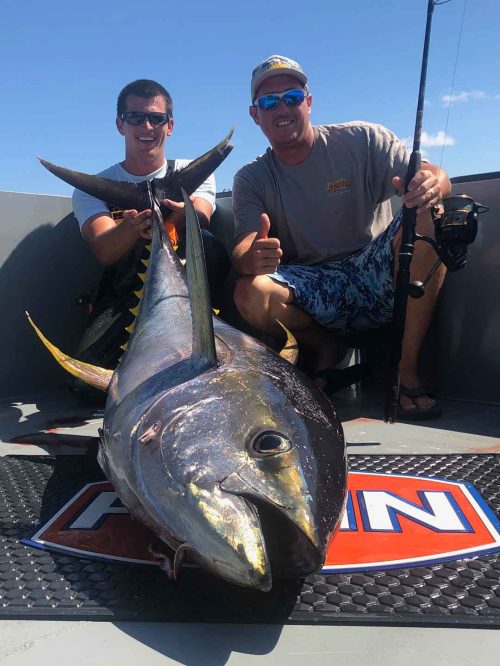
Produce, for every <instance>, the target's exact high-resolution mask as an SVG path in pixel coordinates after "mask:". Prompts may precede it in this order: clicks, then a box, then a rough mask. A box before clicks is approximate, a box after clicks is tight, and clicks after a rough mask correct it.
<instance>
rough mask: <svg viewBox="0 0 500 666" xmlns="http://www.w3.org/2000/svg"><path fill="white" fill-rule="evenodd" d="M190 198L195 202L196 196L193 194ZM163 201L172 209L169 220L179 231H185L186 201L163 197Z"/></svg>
mask: <svg viewBox="0 0 500 666" xmlns="http://www.w3.org/2000/svg"><path fill="white" fill-rule="evenodd" d="M189 198H190V199H191V201H192V202H193V203H194V200H195V197H194V196H193V195H191V196H190V197H189ZM161 203H162V204H163V205H164V206H166V207H167V208H168V209H169V210H171V211H172V212H171V213H170V215H169V216H168V218H167V222H170V224H173V225H174V227H175V228H176V230H177V232H178V233H180V232H181V231H184V229H185V227H186V217H185V210H184V202H183V201H182V202H181V201H173V200H172V199H163V201H162V202H161Z"/></svg>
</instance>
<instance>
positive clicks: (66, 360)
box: [26, 313, 113, 391]
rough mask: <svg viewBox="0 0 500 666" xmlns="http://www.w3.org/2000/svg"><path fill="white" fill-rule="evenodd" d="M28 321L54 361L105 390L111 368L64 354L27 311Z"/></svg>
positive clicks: (109, 378) (111, 372)
mask: <svg viewBox="0 0 500 666" xmlns="http://www.w3.org/2000/svg"><path fill="white" fill-rule="evenodd" d="M26 316H27V317H28V321H29V323H30V324H31V325H32V326H33V328H34V329H35V331H36V334H37V335H38V337H39V338H40V340H41V341H42V342H43V344H44V345H45V346H46V347H47V349H48V350H49V352H50V353H51V354H52V356H53V357H54V358H55V359H56V361H57V362H58V363H59V365H61V366H62V367H63V368H64V369H65V370H66V371H67V372H69V373H70V374H71V375H73V376H74V377H78V379H81V380H82V381H84V382H86V383H87V384H90V385H91V386H95V387H96V388H98V389H101V391H107V390H108V386H109V382H110V381H111V375H112V374H113V370H107V369H106V368H100V367H99V366H97V365H90V363H84V362H83V361H78V360H77V359H76V358H71V356H68V355H67V354H64V353H63V352H62V351H61V350H60V349H58V348H57V347H56V346H55V345H53V344H52V342H50V340H47V338H46V337H45V336H44V334H43V333H42V331H41V330H40V329H39V328H38V326H37V325H36V324H35V322H34V321H33V320H32V319H31V317H30V316H29V314H28V313H26Z"/></svg>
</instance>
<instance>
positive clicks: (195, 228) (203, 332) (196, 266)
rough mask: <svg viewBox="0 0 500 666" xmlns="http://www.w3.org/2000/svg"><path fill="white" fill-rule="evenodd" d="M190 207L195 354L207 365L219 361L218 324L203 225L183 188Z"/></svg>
mask: <svg viewBox="0 0 500 666" xmlns="http://www.w3.org/2000/svg"><path fill="white" fill-rule="evenodd" d="M182 196H183V197H184V205H185V210H186V273H187V282H188V289H189V300H190V302H191V317H192V320H193V351H192V357H193V359H194V360H198V361H199V362H200V364H201V365H202V366H204V367H206V368H208V367H213V366H215V365H217V354H216V351H215V336H214V324H213V320H212V307H211V305H210V291H209V289H208V279H207V270H206V266H205V255H204V252H203V243H202V240H201V231H200V225H199V222H198V217H197V216H196V211H195V209H194V206H193V203H192V201H191V199H190V198H189V197H188V195H187V193H186V191H185V190H182Z"/></svg>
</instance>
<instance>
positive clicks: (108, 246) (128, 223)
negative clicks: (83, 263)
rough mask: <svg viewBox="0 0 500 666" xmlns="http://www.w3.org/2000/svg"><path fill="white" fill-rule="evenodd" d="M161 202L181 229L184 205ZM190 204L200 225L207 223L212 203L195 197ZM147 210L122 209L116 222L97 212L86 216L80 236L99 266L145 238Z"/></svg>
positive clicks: (170, 218)
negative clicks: (120, 216)
mask: <svg viewBox="0 0 500 666" xmlns="http://www.w3.org/2000/svg"><path fill="white" fill-rule="evenodd" d="M164 203H165V204H166V205H167V206H168V207H169V208H171V209H172V214H171V216H170V217H169V220H168V221H169V222H171V223H172V224H174V226H175V227H176V229H177V231H179V232H181V231H182V230H183V229H184V227H185V225H186V221H185V218H184V204H183V203H178V202H176V201H170V199H165V201H164ZM193 205H194V207H195V209H196V211H197V212H198V216H199V218H200V224H201V226H208V222H209V220H210V217H211V216H212V206H211V204H210V203H209V202H208V201H206V200H205V199H200V198H197V197H195V198H194V200H193ZM150 227H151V210H149V209H148V210H143V211H141V212H140V213H139V212H138V211H136V210H126V211H124V213H123V220H122V222H121V223H120V224H116V223H115V221H114V220H113V218H112V217H111V215H107V214H104V213H103V214H99V215H94V216H93V217H90V218H89V219H88V220H86V221H85V222H84V224H83V226H82V235H83V237H84V238H85V240H86V241H87V243H88V244H89V246H90V249H91V250H92V252H93V253H94V255H95V257H96V259H97V260H98V261H99V263H100V264H102V265H103V266H111V265H112V264H114V263H116V262H117V261H118V260H119V259H121V258H122V257H124V256H125V255H126V254H127V253H128V252H129V251H130V250H131V249H132V248H133V247H134V246H135V244H136V243H137V242H138V241H139V240H140V239H141V238H149V229H150Z"/></svg>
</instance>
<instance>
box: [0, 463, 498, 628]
mask: <svg viewBox="0 0 500 666" xmlns="http://www.w3.org/2000/svg"><path fill="white" fill-rule="evenodd" d="M349 462H350V468H351V469H353V470H362V471H372V472H392V473H406V474H417V475H418V474H421V475H425V476H430V477H432V476H439V477H441V478H447V479H453V480H460V481H468V482H470V483H473V484H474V485H475V487H476V488H477V489H478V491H479V492H480V493H481V494H482V496H483V497H484V499H485V500H486V501H487V502H488V504H489V505H490V507H491V508H492V509H493V510H494V511H496V512H497V513H498V512H499V509H500V484H499V477H500V457H499V456H495V455H421V456H415V455H409V456H396V455H386V456H383V455H370V456H367V455H351V456H350V457H349ZM102 478H103V476H102V472H101V471H100V469H99V467H98V466H97V463H96V461H95V460H94V459H93V458H92V457H90V456H85V457H79V458H78V461H77V462H75V458H74V457H69V456H68V457H67V456H57V457H48V456H45V457H26V456H22V457H21V456H19V457H17V456H7V457H5V458H3V459H0V619H6V618H26V619H41V618H43V619H79V620H89V619H101V620H156V621H159V620H163V621H177V622H179V621H186V622H207V621H208V622H273V623H285V622H292V623H293V622H298V623H310V622H314V623H323V624H328V623H360V624H361V623H363V624H365V623H372V624H387V625H391V624H402V625H413V624H418V625H431V626H462V627H463V626H471V627H500V554H499V553H494V554H490V555H482V556H480V557H476V558H471V559H467V560H460V561H455V562H447V563H444V564H433V565H430V566H420V567H413V568H404V569H403V568H402V569H397V570H395V569H391V570H390V571H375V572H373V571H371V572H368V573H363V574H361V573H353V574H328V575H320V574H317V575H313V576H310V577H308V578H307V579H306V580H298V581H290V580H288V581H278V583H277V584H276V585H275V587H274V589H273V591H272V592H271V593H269V594H262V593H259V592H255V591H252V590H245V589H242V588H239V587H235V586H232V585H229V584H227V583H224V582H222V581H220V580H218V579H215V578H213V577H211V576H209V575H208V574H206V573H204V572H202V571H200V570H196V569H188V570H185V571H183V575H182V577H181V580H180V581H179V582H178V583H175V584H170V583H169V582H168V580H167V578H166V576H165V575H164V574H163V573H162V572H161V571H159V570H157V569H156V568H154V569H152V568H151V567H147V566H137V565H129V564H120V563H115V562H109V561H99V560H92V559H85V558H83V557H76V556H75V557H73V556H68V555H61V554H57V553H51V552H47V551H41V550H37V549H35V548H31V547H29V546H26V545H24V544H22V543H20V539H22V538H27V537H29V536H30V535H31V534H32V533H33V531H34V529H35V528H36V527H37V525H39V524H40V523H41V522H44V521H45V520H46V519H47V518H48V517H50V516H51V515H52V514H53V513H54V511H55V510H57V509H58V508H60V507H61V506H62V505H63V504H64V503H65V502H66V501H67V500H68V499H69V498H70V497H71V496H72V495H73V494H74V493H75V492H76V491H77V490H79V489H80V488H81V487H82V486H83V485H84V484H85V483H88V482H91V481H98V480H101V479H102Z"/></svg>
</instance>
